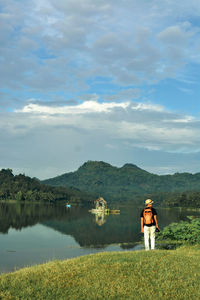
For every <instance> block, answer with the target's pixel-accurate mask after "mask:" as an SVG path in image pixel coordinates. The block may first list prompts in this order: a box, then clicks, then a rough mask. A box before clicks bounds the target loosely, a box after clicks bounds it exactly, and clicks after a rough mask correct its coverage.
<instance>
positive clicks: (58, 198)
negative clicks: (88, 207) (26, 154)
mask: <svg viewBox="0 0 200 300" xmlns="http://www.w3.org/2000/svg"><path fill="white" fill-rule="evenodd" d="M98 196H102V197H104V198H105V199H106V200H107V201H108V202H112V201H120V202H134V203H135V204H139V205H141V203H143V201H144V200H145V198H152V199H153V200H155V203H156V205H158V206H159V205H164V206H176V207H180V206H182V207H184V206H185V207H199V204H200V173H197V174H194V175H193V174H189V173H176V174H174V175H162V176H159V175H155V174H151V173H149V172H147V171H145V170H142V169H140V168H138V167H137V166H135V165H132V164H126V165H124V166H123V167H121V168H117V167H113V166H111V165H109V164H107V163H105V162H95V161H94V162H93V161H89V162H87V163H85V164H84V165H83V166H81V167H80V168H79V169H78V170H77V171H75V172H71V173H66V174H64V175H61V176H58V177H55V178H52V179H49V180H44V181H39V180H38V179H35V178H30V177H28V176H25V175H23V174H19V175H16V176H14V175H13V173H12V170H10V169H2V170H1V171H0V200H4V201H5V200H8V199H11V200H16V201H32V202H50V203H55V202H56V203H58V202H62V201H65V202H66V201H70V202H71V203H73V202H76V203H88V202H89V203H91V202H93V200H94V199H95V198H96V197H98Z"/></svg>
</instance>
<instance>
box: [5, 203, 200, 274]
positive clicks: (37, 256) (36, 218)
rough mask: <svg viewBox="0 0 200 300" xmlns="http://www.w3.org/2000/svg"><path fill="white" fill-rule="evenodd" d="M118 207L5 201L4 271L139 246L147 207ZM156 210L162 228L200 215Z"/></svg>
mask: <svg viewBox="0 0 200 300" xmlns="http://www.w3.org/2000/svg"><path fill="white" fill-rule="evenodd" d="M118 208H119V209H120V215H104V214H103V215H101V214H100V215H93V214H91V213H89V212H88V210H89V208H88V207H71V208H70V209H66V207H65V205H63V206H53V205H42V204H41V205H39V204H30V203H13V204H6V203H0V271H8V270H12V269H13V268H14V266H17V267H22V266H24V265H31V264H34V263H39V262H45V261H47V260H49V259H64V258H70V257H74V256H79V255H83V254H89V253H96V252H98V251H104V250H106V251H114V250H117V251H123V250H129V249H131V250H136V249H139V248H138V247H140V246H138V245H137V242H139V241H140V240H141V237H142V235H141V233H140V212H141V210H142V208H138V207H135V206H134V205H129V206H125V205H121V206H119V207H118ZM157 212H158V220H159V225H160V228H161V229H162V228H163V227H164V226H166V225H168V224H169V223H171V222H179V221H180V220H184V219H186V216H187V215H199V214H200V213H199V212H190V211H186V210H185V209H161V208H157Z"/></svg>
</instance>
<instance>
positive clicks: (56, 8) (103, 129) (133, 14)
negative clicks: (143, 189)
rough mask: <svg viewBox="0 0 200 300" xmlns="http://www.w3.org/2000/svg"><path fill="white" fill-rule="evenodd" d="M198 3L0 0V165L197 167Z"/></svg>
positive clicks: (39, 168) (38, 172) (32, 168)
mask: <svg viewBox="0 0 200 300" xmlns="http://www.w3.org/2000/svg"><path fill="white" fill-rule="evenodd" d="M199 16H200V2H199V1H198V0H190V1H189V0H182V1H180V0H177V1H172V0H163V1H160V0H148V1H147V0H120V1H119V0H60V1H56V0H26V1H24V0H21V1H17V0H6V1H5V0H0V66H1V68H0V145H1V147H0V167H1V168H11V169H13V171H14V172H15V173H19V172H21V173H25V174H26V175H29V176H36V177H39V178H41V179H43V178H49V177H53V176H56V175H59V174H62V173H65V172H69V171H74V170H76V169H77V168H78V167H79V166H80V165H81V164H83V163H84V162H85V161H87V160H104V161H106V162H108V163H111V164H113V165H115V166H119V167H120V166H122V165H123V164H125V163H134V164H137V165H138V166H139V167H141V168H143V169H146V170H147V171H150V172H154V173H157V174H172V173H175V172H192V173H196V172H200V167H199V158H200V139H199V135H200V114H199V113H200V105H199V104H200V101H199V100H200V87H199V81H200V80H199V79H200V75H199V74H200V18H199Z"/></svg>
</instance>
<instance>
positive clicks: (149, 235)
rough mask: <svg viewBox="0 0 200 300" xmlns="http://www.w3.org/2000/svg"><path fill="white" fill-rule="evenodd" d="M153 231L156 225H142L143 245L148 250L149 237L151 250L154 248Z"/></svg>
mask: <svg viewBox="0 0 200 300" xmlns="http://www.w3.org/2000/svg"><path fill="white" fill-rule="evenodd" d="M155 232H156V226H150V227H148V226H145V225H144V246H145V250H149V239H150V241H151V250H154V249H155Z"/></svg>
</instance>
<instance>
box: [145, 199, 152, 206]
mask: <svg viewBox="0 0 200 300" xmlns="http://www.w3.org/2000/svg"><path fill="white" fill-rule="evenodd" d="M148 204H153V201H152V200H151V199H147V200H145V205H148Z"/></svg>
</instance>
